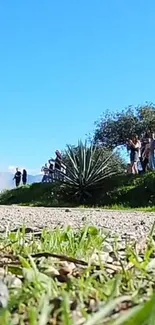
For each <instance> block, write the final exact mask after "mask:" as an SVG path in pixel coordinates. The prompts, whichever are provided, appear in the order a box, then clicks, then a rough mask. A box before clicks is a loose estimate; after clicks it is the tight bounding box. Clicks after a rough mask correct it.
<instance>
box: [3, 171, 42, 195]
mask: <svg viewBox="0 0 155 325" xmlns="http://www.w3.org/2000/svg"><path fill="white" fill-rule="evenodd" d="M13 176H14V175H13V174H12V173H9V172H0V191H2V190H8V189H11V188H14V187H15V183H14V181H13ZM42 177H43V176H42V174H39V175H28V181H27V183H28V184H33V183H39V182H41V180H42Z"/></svg>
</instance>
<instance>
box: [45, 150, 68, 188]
mask: <svg viewBox="0 0 155 325" xmlns="http://www.w3.org/2000/svg"><path fill="white" fill-rule="evenodd" d="M55 155H56V158H55V159H53V158H51V159H49V160H48V163H46V164H45V165H44V166H43V167H42V169H41V171H42V172H43V173H44V175H43V178H42V182H43V183H44V182H52V181H54V180H63V179H64V174H65V173H66V167H65V165H64V164H63V162H62V156H61V153H60V152H59V150H56V152H55Z"/></svg>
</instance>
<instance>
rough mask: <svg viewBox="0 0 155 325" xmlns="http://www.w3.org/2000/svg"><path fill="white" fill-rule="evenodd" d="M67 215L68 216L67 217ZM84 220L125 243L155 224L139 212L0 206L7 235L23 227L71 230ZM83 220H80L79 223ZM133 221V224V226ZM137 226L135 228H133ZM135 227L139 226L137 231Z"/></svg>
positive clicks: (151, 216)
mask: <svg viewBox="0 0 155 325" xmlns="http://www.w3.org/2000/svg"><path fill="white" fill-rule="evenodd" d="M65 211H68V212H69V213H66V212H65ZM83 217H84V219H85V218H86V220H87V225H92V226H93V225H95V226H97V227H100V228H101V229H103V231H105V232H108V231H110V232H111V233H113V234H114V233H117V234H118V235H119V236H120V235H121V236H122V235H124V234H125V236H124V239H125V240H126V238H128V239H131V238H132V239H133V240H134V239H136V240H138V239H140V238H142V237H146V236H147V235H148V233H149V232H150V230H151V228H152V225H153V223H154V220H155V213H154V212H149V213H147V212H145V213H143V212H141V211H134V210H133V211H126V210H125V211H111V210H109V211H108V210H103V209H99V211H97V210H95V209H77V208H72V209H70V208H69V209H68V208H64V209H62V208H61V209H60V208H44V207H20V206H16V205H12V206H0V225H1V226H0V228H1V229H2V231H6V229H7V227H9V230H10V229H14V228H17V227H18V228H19V227H21V226H22V225H23V224H24V225H25V226H26V227H32V228H34V227H35V228H37V229H41V228H44V227H48V228H49V229H54V228H55V227H57V226H58V225H60V224H61V225H63V227H65V226H67V225H69V224H71V226H72V227H73V228H74V229H77V228H81V227H83V220H84V219H83ZM82 219H83V220H82ZM135 220H136V222H135ZM135 223H136V225H135ZM137 224H139V225H140V227H138V229H137V230H136V229H135V228H136V226H137Z"/></svg>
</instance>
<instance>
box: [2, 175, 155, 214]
mask: <svg viewBox="0 0 155 325" xmlns="http://www.w3.org/2000/svg"><path fill="white" fill-rule="evenodd" d="M0 204H4V205H5V204H8V205H9V204H25V205H34V206H53V207H57V206H76V202H75V200H74V198H73V197H71V195H70V194H69V192H68V189H67V188H65V187H64V185H61V184H45V183H44V184H42V183H36V184H33V185H30V186H26V187H20V188H18V189H13V190H9V191H5V192H3V193H1V195H0ZM114 205H116V206H119V205H121V206H123V207H131V208H139V207H153V206H155V173H148V174H145V175H139V176H134V177H133V176H130V175H122V176H117V177H112V178H109V179H107V180H106V181H104V183H103V184H102V186H101V187H100V188H98V189H97V190H95V191H94V192H92V196H91V197H90V198H88V200H87V201H86V206H102V207H104V206H109V207H110V206H114Z"/></svg>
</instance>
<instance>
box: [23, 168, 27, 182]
mask: <svg viewBox="0 0 155 325" xmlns="http://www.w3.org/2000/svg"><path fill="white" fill-rule="evenodd" d="M22 182H23V185H26V183H27V171H26V169H23V174H22Z"/></svg>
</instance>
